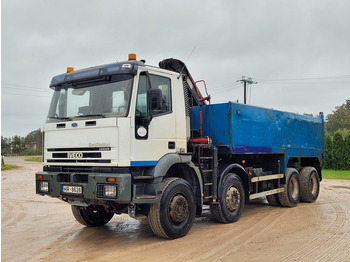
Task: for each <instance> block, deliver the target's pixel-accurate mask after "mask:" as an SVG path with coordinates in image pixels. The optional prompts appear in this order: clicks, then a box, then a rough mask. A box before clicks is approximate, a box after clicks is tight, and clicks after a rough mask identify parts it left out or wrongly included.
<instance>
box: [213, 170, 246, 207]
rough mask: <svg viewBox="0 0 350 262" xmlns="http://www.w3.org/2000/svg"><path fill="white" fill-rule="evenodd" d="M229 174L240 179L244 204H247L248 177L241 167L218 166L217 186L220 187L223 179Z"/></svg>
mask: <svg viewBox="0 0 350 262" xmlns="http://www.w3.org/2000/svg"><path fill="white" fill-rule="evenodd" d="M231 173H234V174H236V175H237V176H238V177H239V178H240V179H241V181H242V184H243V189H244V191H245V202H249V175H248V174H247V172H246V171H245V170H244V168H243V167H242V166H241V165H239V164H231V165H226V166H225V165H221V166H220V165H219V176H218V179H219V181H218V185H222V183H223V181H224V179H226V177H227V176H228V175H230V174H231Z"/></svg>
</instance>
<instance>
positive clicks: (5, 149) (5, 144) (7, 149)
mask: <svg viewBox="0 0 350 262" xmlns="http://www.w3.org/2000/svg"><path fill="white" fill-rule="evenodd" d="M1 154H2V155H8V154H11V138H8V137H3V136H1Z"/></svg>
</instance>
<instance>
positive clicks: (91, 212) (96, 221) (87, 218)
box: [72, 206, 114, 227]
mask: <svg viewBox="0 0 350 262" xmlns="http://www.w3.org/2000/svg"><path fill="white" fill-rule="evenodd" d="M72 213H73V215H74V217H75V219H76V220H77V221H78V222H79V223H80V224H82V225H85V226H90V227H96V226H102V225H104V224H107V223H108V222H109V221H110V220H111V219H112V217H113V215H114V214H113V213H107V212H106V210H105V208H104V207H103V206H88V207H78V206H72Z"/></svg>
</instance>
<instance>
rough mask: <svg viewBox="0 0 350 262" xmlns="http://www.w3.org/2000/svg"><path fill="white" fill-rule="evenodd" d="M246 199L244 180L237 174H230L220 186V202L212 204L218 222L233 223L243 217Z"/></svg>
mask: <svg viewBox="0 0 350 262" xmlns="http://www.w3.org/2000/svg"><path fill="white" fill-rule="evenodd" d="M244 201H245V197H244V188H243V183H242V180H241V179H240V178H239V176H237V175H236V174H229V175H228V176H227V177H226V178H225V179H224V180H223V182H222V184H221V186H220V188H219V201H218V203H215V204H211V205H210V210H211V213H212V215H213V217H214V218H215V219H216V220H217V221H218V222H220V223H233V222H236V221H237V220H238V219H239V218H240V217H241V214H242V212H243V208H244Z"/></svg>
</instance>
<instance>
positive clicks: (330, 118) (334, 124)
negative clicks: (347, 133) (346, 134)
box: [325, 100, 350, 135]
mask: <svg viewBox="0 0 350 262" xmlns="http://www.w3.org/2000/svg"><path fill="white" fill-rule="evenodd" d="M325 128H326V131H327V132H329V133H330V134H331V135H332V134H334V132H335V131H337V130H339V129H341V130H344V129H346V130H350V100H346V103H345V104H343V105H341V106H338V107H336V110H335V111H333V114H329V115H327V117H326V123H325Z"/></svg>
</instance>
